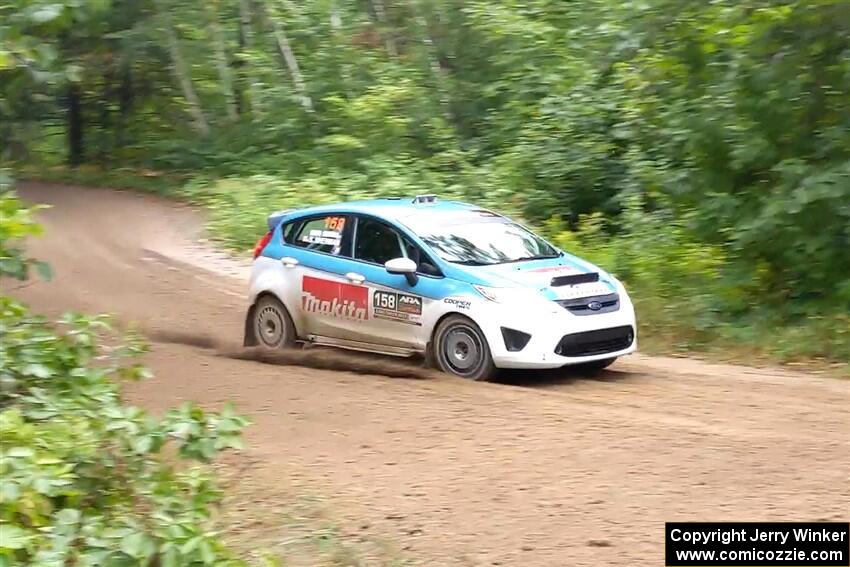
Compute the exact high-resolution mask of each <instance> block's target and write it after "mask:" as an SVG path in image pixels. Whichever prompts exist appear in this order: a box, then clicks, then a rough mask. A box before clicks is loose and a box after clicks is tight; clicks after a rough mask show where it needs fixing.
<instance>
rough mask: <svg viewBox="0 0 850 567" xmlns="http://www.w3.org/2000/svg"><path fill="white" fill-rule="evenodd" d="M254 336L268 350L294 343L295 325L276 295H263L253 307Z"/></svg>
mask: <svg viewBox="0 0 850 567" xmlns="http://www.w3.org/2000/svg"><path fill="white" fill-rule="evenodd" d="M253 325H254V336H255V337H256V339H257V344H258V345H260V346H261V347H263V348H265V349H269V350H275V349H279V348H285V347H290V346H292V345H294V344H295V339H296V336H295V325H294V324H293V323H292V318H291V317H290V316H289V312H288V311H287V310H286V307H284V306H283V303H281V302H280V300H278V299H277V298H276V297H273V296H271V295H264V296H263V297H261V298H260V299H259V300H258V301H257V305H256V306H255V307H254V321H253Z"/></svg>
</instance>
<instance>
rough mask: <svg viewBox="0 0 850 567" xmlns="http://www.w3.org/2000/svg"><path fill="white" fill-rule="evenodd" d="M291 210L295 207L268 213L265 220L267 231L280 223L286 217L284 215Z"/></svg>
mask: <svg viewBox="0 0 850 567" xmlns="http://www.w3.org/2000/svg"><path fill="white" fill-rule="evenodd" d="M293 210H295V209H286V210H285V211H276V212H274V213H272V214H270V215H269V218H268V220H267V221H266V222H267V223H268V226H269V231H272V230H274V229H276V228H277V225H279V224H280V221H282V220H283V219H284V218H285V217H286V215H288V214H289V213H291V212H292V211H293Z"/></svg>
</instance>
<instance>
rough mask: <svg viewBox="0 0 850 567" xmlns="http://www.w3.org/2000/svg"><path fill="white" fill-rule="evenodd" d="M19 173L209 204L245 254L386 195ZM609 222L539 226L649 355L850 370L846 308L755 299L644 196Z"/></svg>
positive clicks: (320, 181)
mask: <svg viewBox="0 0 850 567" xmlns="http://www.w3.org/2000/svg"><path fill="white" fill-rule="evenodd" d="M19 173H20V174H21V176H22V177H25V178H31V179H39V180H44V181H56V182H65V183H75V184H79V185H94V186H104V187H124V188H130V189H136V190H141V191H148V192H154V193H158V194H162V195H167V196H171V197H177V198H180V199H184V200H187V201H190V202H192V203H195V204H199V205H202V206H204V207H205V208H206V209H207V210H208V211H209V222H208V229H209V232H210V236H211V238H212V239H214V240H216V241H218V242H220V243H221V244H222V245H223V246H225V247H227V248H229V249H231V250H237V251H244V250H247V249H249V248H250V247H251V246H252V245H253V244H254V242H255V241H256V239H257V238H258V237H259V236H260V235H262V234H263V232H264V231H265V219H266V216H267V214H268V213H269V212H270V211H273V210H276V209H282V208H291V207H301V206H305V205H307V204H312V203H319V202H334V201H338V200H347V199H355V198H366V197H373V196H377V195H380V194H381V190H378V191H371V192H370V191H367V190H364V189H362V188H358V187H354V186H349V185H346V184H345V183H344V182H339V181H338V180H334V179H331V178H321V177H307V178H302V179H299V180H297V181H290V180H286V179H283V178H280V177H276V176H264V175H255V176H250V177H239V178H221V179H218V178H215V179H213V178H207V177H194V178H192V179H189V178H188V177H187V176H181V175H171V174H161V173H157V172H146V171H135V170H131V169H115V170H109V171H103V170H99V169H96V168H79V169H77V170H68V169H67V168H63V167H51V168H43V169H38V170H36V169H34V168H31V167H29V168H28V167H24V168H22V169H19ZM447 196H450V197H454V196H456V195H453V194H452V195H447ZM458 196H459V195H458ZM484 201H485V202H483V203H480V204H482V205H484V206H490V207H493V208H495V209H497V210H499V211H500V212H503V213H506V214H512V213H514V211H512V210H505V209H506V207H505V206H504V205H503V204H499V203H488V202H486V198H485V199H484ZM476 202H478V201H476ZM604 222H605V219H603V218H602V217H589V218H586V219H584V220H583V221H582V223H580V225H579V227H578V229H577V230H573V231H570V230H567V229H566V227H564V226H563V225H562V224H561V223H560V222H558V221H557V220H554V219H553V220H551V221H549V222H546V223H543V225H542V226H538V227H536V229H538V230H539V231H541V232H542V233H543V234H545V235H546V236H547V237H548V238H549V239H550V240H552V241H553V242H555V243H556V244H557V245H558V246H560V247H562V248H564V249H566V250H569V251H570V252H573V253H575V254H577V255H579V256H582V257H585V258H587V259H589V260H591V261H593V262H595V263H597V264H599V265H600V266H602V267H604V268H605V269H607V270H609V271H611V272H612V273H614V274H615V275H617V276H618V277H619V278H620V279H622V280H623V281H624V282H626V285H627V287H628V288H629V289H630V291H631V294H632V296H633V298H634V299H635V303H636V306H637V310H638V319H639V323H640V330H639V334H640V337H641V348H642V350H644V351H645V352H653V353H659V354H693V353H701V354H703V355H705V356H708V357H710V358H712V359H718V360H725V361H737V362H745V363H750V364H752V363H770V362H781V363H803V364H806V365H808V366H814V367H819V368H828V369H829V370H830V371H831V373H836V374H840V375H850V367H848V365H847V362H848V361H850V313H848V312H847V311H846V310H841V309H837V310H836V309H834V305H833V306H829V305H817V304H815V305H813V306H809V307H808V308H807V309H806V310H798V311H797V312H793V313H792V312H790V311H789V310H788V309H786V307H785V305H783V304H781V303H773V304H771V303H765V304H759V305H753V302H754V298H755V297H757V296H758V290H759V288H760V286H761V285H763V284H762V282H760V281H759V278H760V277H768V276H769V275H763V274H761V273H760V272H759V270H758V269H756V270H754V272H753V273H747V274H743V275H742V274H736V273H734V271H732V270H730V269H729V266H730V265H731V263H730V262H729V258H728V257H727V255H726V254H727V252H726V251H725V250H724V249H723V248H721V247H719V246H714V245H709V244H705V243H700V242H696V241H694V240H693V239H692V238H690V237H689V235H688V231H687V230H686V228H685V225H686V222H687V219H682V218H670V217H667V216H664V215H663V214H661V213H651V212H646V211H645V210H644V209H643V207H642V203H640V202H639V201H635V202H633V203H631V205H630V206H629V207H628V208H627V211H626V212H625V214H624V223H623V225H624V229H623V230H621V231H620V233H619V234H617V235H616V236H611V235H610V234H609V233H608V232H607V231H606V230H605V227H604Z"/></svg>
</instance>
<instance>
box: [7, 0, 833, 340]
mask: <svg viewBox="0 0 850 567" xmlns="http://www.w3.org/2000/svg"><path fill="white" fill-rule="evenodd" d="M37 14H43V16H42V15H37ZM0 15H2V16H3V18H2V22H3V24H0V33H3V34H5V36H4V37H7V38H10V39H11V41H9V42H7V44H8V45H10V46H12V47H11V48H8V47H7V48H4V50H3V51H0V60H2V59H3V58H5V60H6V61H9V60H14V61H16V63H14V64H13V65H11V66H10V65H9V64H8V63H6V64H5V67H4V66H3V64H0V83H2V85H3V86H2V88H0V103H2V104H0V112H2V113H3V114H4V118H5V117H6V115H8V117H9V120H3V121H0V140H8V142H7V144H6V147H5V148H0V152H2V153H3V154H4V155H6V156H7V157H10V158H14V159H18V160H25V161H28V162H29V163H36V164H39V165H41V164H50V165H55V164H56V163H58V162H59V161H61V157H60V156H58V155H57V153H56V152H57V151H60V150H62V149H63V147H64V143H63V140H64V139H65V138H69V137H70V136H68V135H69V134H70V133H71V131H72V130H73V129H72V127H71V126H72V122H73V125H74V126H75V127H76V128H78V129H79V128H82V129H83V130H84V134H85V135H84V146H85V148H79V147H78V148H77V153H74V152H70V154H71V155H70V156H69V158H71V161H74V160H78V159H79V154H80V153H81V152H82V153H83V154H84V155H85V156H86V159H87V160H88V162H89V164H96V165H98V166H99V167H100V170H101V171H106V172H113V171H114V170H115V169H116V168H126V169H125V171H129V170H133V171H153V172H157V174H160V173H162V174H164V175H163V176H162V177H163V178H169V179H174V178H182V177H189V178H192V179H193V181H192V182H191V183H190V184H189V187H188V189H187V191H188V193H189V194H190V195H191V196H192V198H194V199H197V200H199V201H202V202H204V203H206V204H208V205H209V206H211V207H212V208H213V220H212V224H213V229H214V232H215V233H216V234H217V235H219V236H220V237H221V238H222V239H223V240H225V241H226V242H227V243H228V244H230V245H233V246H236V247H239V248H244V247H248V246H249V245H250V244H251V243H252V242H253V240H254V239H255V238H256V237H257V235H258V232H260V231H261V230H262V226H263V219H262V217H264V216H265V214H266V213H267V211H269V210H270V209H274V208H283V207H287V206H300V205H303V204H307V203H311V202H323V201H329V200H335V199H347V198H357V197H362V196H372V195H386V194H413V193H419V192H428V193H437V194H440V195H443V196H446V197H462V198H465V199H469V200H472V201H475V202H477V203H480V204H482V205H485V206H493V207H496V208H498V209H499V210H500V211H502V212H507V213H511V214H518V215H519V216H520V217H522V218H524V219H525V220H526V221H528V222H530V223H532V224H537V225H541V224H543V223H544V222H548V221H549V219H552V218H555V219H556V220H557V222H559V223H562V226H563V227H565V228H569V229H571V230H575V229H577V228H578V226H579V224H580V222H581V221H580V219H582V218H586V217H588V216H589V215H594V214H597V215H602V216H601V217H600V220H596V221H593V222H595V223H597V224H598V225H599V230H600V231H601V232H600V233H599V238H600V239H601V240H600V241H604V242H609V241H610V242H616V241H617V240H618V239H620V238H626V239H627V240H628V241H630V242H631V241H632V240H630V239H632V238H638V235H637V232H636V227H635V226H634V220H633V219H634V218H635V209H634V206H633V205H632V203H634V202H635V201H634V199H638V201H637V202H639V203H640V209H641V211H640V212H641V213H642V215H643V216H641V217H640V218H641V219H642V220H641V222H644V220H645V219H649V221H648V222H650V226H652V227H653V230H655V229H657V234H656V233H653V234H655V236H653V238H651V239H650V240H649V241H651V242H652V243H653V244H659V245H660V248H654V247H652V246H650V247H649V248H647V249H644V251H645V256H644V258H647V262H649V259H650V258H651V261H652V262H658V263H659V265H663V266H664V268H663V269H660V270H659V275H658V276H656V277H657V279H658V280H659V281H657V282H656V283H654V284H653V285H652V286H651V287H648V288H647V289H649V290H650V291H651V293H659V294H661V293H662V292H663V293H667V292H669V291H671V290H669V289H666V290H665V289H662V288H663V287H664V286H665V285H666V286H670V285H672V284H671V283H669V282H671V281H673V280H667V281H668V283H666V284H664V285H662V283H661V281H660V279H661V277H662V276H661V275H660V273H664V274H665V275H669V276H671V277H673V276H676V277H679V276H681V277H684V278H685V279H686V280H688V281H690V279H691V278H690V277H689V276H687V275H686V274H684V273H682V274H678V275H677V274H669V273H667V270H668V269H672V268H668V267H669V266H670V265H677V264H679V263H680V262H684V258H687V254H688V253H689V252H687V253H686V252H685V251H683V250H680V249H679V248H678V245H676V244H674V243H683V242H687V243H689V244H688V246H689V247H691V248H692V249H693V250H701V251H710V255H711V257H712V258H720V259H721V260H720V262H722V265H714V264H712V266H713V267H712V271H714V272H716V274H717V275H716V278H715V279H712V280H711V281H712V282H714V281H720V282H722V284H723V285H722V286H721V288H719V289H718V288H716V287H715V286H714V285H713V284H712V286H710V287H708V288H705V287H698V288H695V289H693V290H687V291H692V292H694V293H696V294H697V295H699V296H700V299H698V300H697V301H696V302H695V305H696V306H697V307H699V308H702V307H704V306H705V305H706V304H707V303H710V304H711V306H712V307H711V312H710V313H706V314H705V315H703V316H701V317H699V320H700V322H698V323H696V325H697V327H696V328H695V330H694V332H695V333H696V334H697V335H699V336H700V337H706V338H705V340H708V338H707V335H706V333H707V331H706V329H708V328H709V327H710V323H711V321H714V319H715V317H716V316H720V317H721V319H723V320H729V321H731V320H735V319H737V320H739V321H741V322H742V324H743V325H744V326H745V327H747V328H751V330H752V333H751V335H750V337H749V338H748V339H747V340H748V342H751V343H760V341H761V336H760V333H761V331H760V330H759V331H756V330H755V329H756V328H758V329H761V328H762V327H761V325H762V323H757V322H763V321H770V322H771V323H770V324H771V325H774V326H779V327H783V328H789V329H790V328H793V327H797V326H800V325H804V326H805V325H808V324H809V323H811V324H812V325H816V326H817V325H820V323H817V322H818V321H822V320H823V319H822V318H825V319H828V320H830V321H831V320H832V319H833V317H832V315H831V314H832V313H834V312H836V311H837V310H838V311H841V310H843V311H846V306H847V305H848V304H850V205H848V203H850V106H848V105H847V104H846V101H847V100H848V97H850V18H848V12H847V3H846V0H747V1H741V0H715V1H712V2H685V1H682V0H645V1H642V2H634V1H624V2H615V3H612V2H609V1H605V0H578V1H577V2H572V3H565V2H563V1H562V0H529V1H527V2H515V1H506V0H499V1H492V0H487V1H485V0H412V1H410V2H404V3H401V2H392V1H390V0H366V1H364V2H329V1H326V0H321V1H319V0H309V1H305V2H299V3H294V2H284V3H274V2H268V1H266V0H254V1H251V2H245V1H242V0H219V1H216V2H207V3H203V2H197V1H193V0H181V1H179V2H177V1H174V0H160V1H158V2H153V1H152V0H145V1H143V2H140V3H131V4H126V3H114V4H110V5H105V4H103V3H101V2H98V1H94V2H72V3H64V4H63V3H58V4H56V3H48V4H44V3H41V4H38V3H37V4H36V5H34V6H30V5H29V4H27V3H20V2H18V3H13V4H11V5H9V6H6V7H3V8H0ZM48 16H49V17H48ZM71 16H73V21H79V22H80V25H76V26H73V29H69V28H68V25H67V23H68V22H70V21H72V19H69V18H71ZM33 18H35V19H36V20H39V19H43V20H44V21H43V22H39V21H34V20H33ZM27 46H30V47H27ZM32 46H42V47H43V48H44V49H43V50H39V49H35V48H34V47H32ZM42 51H43V52H44V56H43V57H37V56H36V54H37V53H41V52H42ZM9 53H17V54H19V55H18V56H15V57H13V58H12V59H10V56H9V55H8V54H9ZM20 54H27V55H20ZM36 71H38V72H36ZM77 95H79V102H80V106H81V111H80V115H79V116H78V120H76V122H74V121H73V120H72V119H71V115H72V113H71V112H66V111H67V110H70V108H71V105H70V102H69V101H71V100H73V99H74V97H75V96H77ZM63 121H64V124H63ZM63 130H64V131H63ZM63 136H64V138H63ZM78 145H79V144H78ZM82 150H84V151H82ZM49 173H50V171H48V174H49ZM76 175H78V173H77V174H75V176H76ZM110 178H112V179H115V178H116V174H115V173H106V174H105V175H104V176H103V179H101V180H100V181H101V182H103V183H107V182H108V179H110ZM230 193H232V194H230ZM594 218H595V217H594ZM667 227H669V230H670V234H667V235H666V236H664V235H663V234H661V233H663V232H664V231H665V230H668V228H667ZM674 232H675V233H674ZM645 237H646V238H648V237H647V236H646V235H641V236H640V238H641V239H643V238H645ZM649 241H648V242H649ZM612 246H613V244H612ZM658 250H663V251H667V252H670V253H674V254H684V255H685V256H684V257H680V256H676V255H674V256H673V257H670V258H665V257H663V256H662V255H661V253H660V252H657V251H658ZM623 252H624V253H625V250H623ZM621 256H622V257H623V258H625V256H624V255H623V254H619V255H618V258H620V257H621ZM617 261H618V262H624V261H625V260H622V259H618V260H617ZM633 261H634V262H635V263H636V262H638V260H637V259H635V260H633ZM682 265H685V264H682ZM646 276H647V277H649V273H647V274H646ZM693 277H694V278H697V279H699V278H701V277H702V275H699V274H697V275H694V276H693ZM676 281H678V280H676ZM647 285H648V284H647ZM708 290H711V291H708ZM709 293H717V294H718V295H717V296H716V297H714V298H713V299H712V301H707V300H706V301H704V300H703V298H702V296H703V295H706V294H709ZM666 297H667V296H666V295H659V296H658V297H657V299H659V300H666ZM839 307H840V309H839ZM689 324H691V323H690V322H689V323H687V324H685V323H683V328H684V327H685V326H686V325H689ZM818 328H821V329H832V328H833V327H832V325H831V324H828V325H825V326H820V327H818ZM835 328H840V327H835ZM715 334H716V333H715ZM838 336H839V335H836V334H835V333H833V332H832V331H830V332H829V336H828V338H827V337H821V339H822V340H820V341H818V344H820V345H823V344H829V345H832V344H835V343H834V341H833V339H835V338H836V337H838ZM701 341H702V339H700V342H701ZM816 350H817V351H818V352H820V348H818V349H816ZM839 350H840V349H839ZM830 356H832V355H830ZM842 356H843V355H842Z"/></svg>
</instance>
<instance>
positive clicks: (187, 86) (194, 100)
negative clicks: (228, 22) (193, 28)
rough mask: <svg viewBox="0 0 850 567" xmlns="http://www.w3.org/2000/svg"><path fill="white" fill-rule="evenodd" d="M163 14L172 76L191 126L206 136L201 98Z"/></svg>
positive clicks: (208, 130)
mask: <svg viewBox="0 0 850 567" xmlns="http://www.w3.org/2000/svg"><path fill="white" fill-rule="evenodd" d="M163 16H164V19H165V33H166V36H167V39H168V52H169V54H170V55H171V66H172V69H173V71H174V77H175V78H176V79H177V83H178V84H179V85H180V89H181V90H182V91H183V97H184V98H185V99H186V103H187V104H188V105H189V114H190V115H191V116H192V121H193V127H194V128H195V130H196V131H197V132H198V134H200V135H201V136H203V137H204V138H206V137H207V136H209V134H210V126H209V123H208V122H207V119H206V117H205V116H204V111H203V108H202V107H201V100H200V99H199V98H198V94H197V93H196V92H195V85H194V84H193V83H192V77H191V75H190V74H189V69H188V67H186V62H185V61H184V59H183V54H182V53H181V52H180V43H179V42H178V39H177V32H176V31H175V30H174V25H173V24H172V23H171V19H170V18H168V17H167V15H166V14H165V12H164V11H163Z"/></svg>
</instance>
